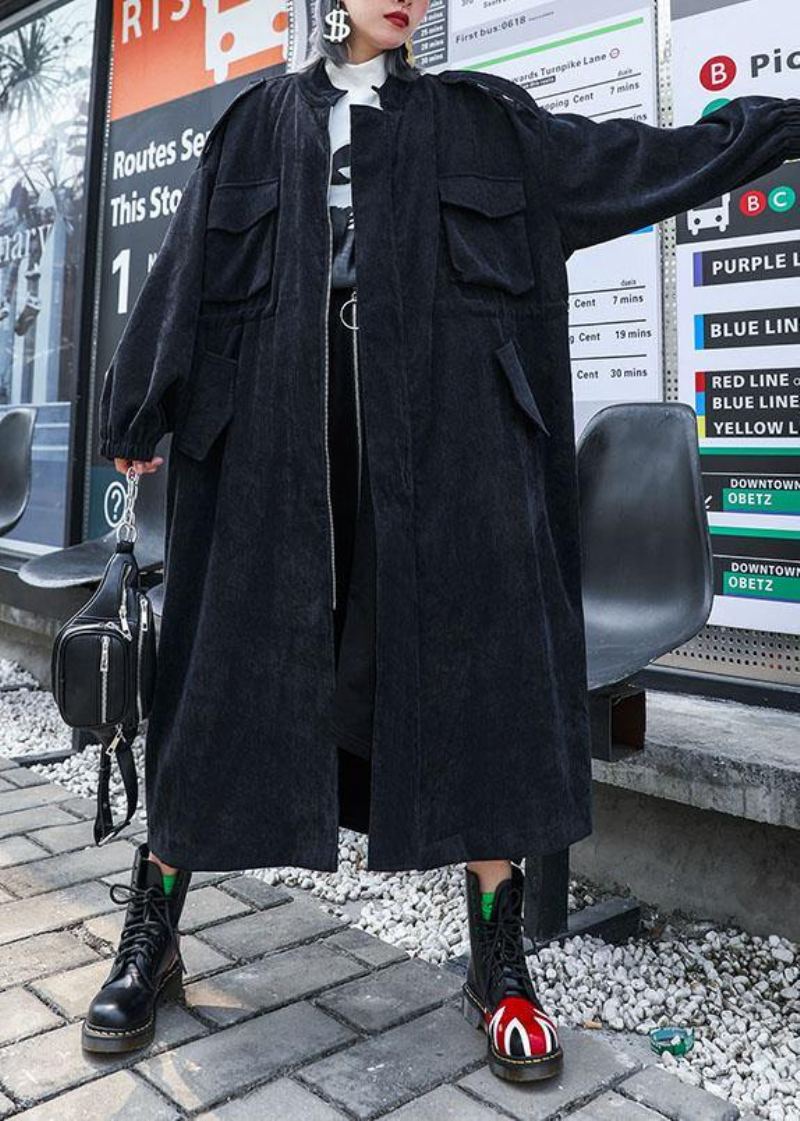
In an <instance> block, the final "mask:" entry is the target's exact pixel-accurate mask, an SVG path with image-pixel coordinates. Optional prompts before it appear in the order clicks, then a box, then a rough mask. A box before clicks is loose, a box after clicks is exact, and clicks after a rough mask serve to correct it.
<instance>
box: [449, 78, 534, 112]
mask: <svg viewBox="0 0 800 1121" xmlns="http://www.w3.org/2000/svg"><path fill="white" fill-rule="evenodd" d="M439 77H440V78H441V79H442V81H443V82H470V83H471V84H472V85H475V86H480V88H481V89H483V90H485V91H486V92H487V93H489V94H491V95H492V96H493V97H496V98H502V99H503V100H504V101H507V102H512V103H513V104H515V105H517V106H518V107H519V108H520V109H525V110H527V112H529V113H530V112H535V110H536V102H535V101H534V99H533V98H532V97H531V95H530V94H529V93H528V91H527V90H526V89H524V88H523V87H522V86H519V85H517V83H516V82H512V81H511V79H510V78H501V77H500V75H499V74H490V73H489V72H488V71H486V70H481V71H480V72H477V71H475V70H442V71H440V73H439Z"/></svg>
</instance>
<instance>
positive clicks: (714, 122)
mask: <svg viewBox="0 0 800 1121" xmlns="http://www.w3.org/2000/svg"><path fill="white" fill-rule="evenodd" d="M531 101H532V103H533V104H535V102H533V99H531ZM536 113H537V114H538V119H539V138H540V143H541V149H542V150H541V157H542V166H543V173H544V179H545V185H546V190H547V192H548V196H549V200H550V203H551V206H552V207H553V210H554V213H555V217H556V220H557V222H558V224H559V227H560V230H561V238H562V242H563V244H564V250H565V255H566V256H567V257H569V256H570V254H572V253H573V252H574V251H575V250H577V249H584V248H586V247H587V246H590V245H596V244H598V243H599V242H602V241H608V240H610V239H611V238H616V237H619V236H620V235H622V234H625V233H631V232H632V231H633V230H638V229H641V228H642V227H643V226H649V225H651V224H652V223H654V222H659V221H661V220H662V219H664V218H669V217H672V216H673V215H675V214H680V213H682V212H683V211H685V210H688V209H689V208H692V207H696V206H700V205H702V204H703V203H707V202H709V201H710V200H711V199H712V198H715V197H716V196H718V195H721V194H723V193H724V192H725V191H731V190H734V189H735V188H736V187H741V186H744V185H745V184H746V183H750V182H752V181H753V180H754V179H757V178H758V177H759V176H760V175H764V174H766V172H768V171H772V170H774V169H775V168H777V167H780V165H781V164H782V163H783V162H784V161H785V160H787V159H793V158H797V157H798V156H800V98H797V97H790V98H780V97H767V96H764V95H761V94H754V95H752V96H743V97H735V98H733V99H732V100H731V101H729V102H728V103H727V104H725V105H723V106H721V107H720V108H719V109H716V110H715V111H714V112H713V113H709V114H708V115H707V116H705V117H702V118H700V119H699V120H698V121H695V123H694V124H690V125H682V126H680V127H678V128H656V127H654V126H653V125H647V124H643V123H642V122H640V121H634V120H630V119H628V118H622V117H619V118H613V119H610V120H606V121H595V120H592V119H590V118H589V117H584V116H581V115H580V114H576V113H550V112H548V111H547V110H545V109H543V108H541V107H540V106H538V105H536Z"/></svg>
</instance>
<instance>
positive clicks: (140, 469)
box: [114, 455, 164, 475]
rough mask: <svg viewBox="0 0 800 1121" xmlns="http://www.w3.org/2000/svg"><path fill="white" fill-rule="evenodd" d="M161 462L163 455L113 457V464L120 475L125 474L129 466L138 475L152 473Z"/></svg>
mask: <svg viewBox="0 0 800 1121" xmlns="http://www.w3.org/2000/svg"><path fill="white" fill-rule="evenodd" d="M163 462H164V457H163V455H156V456H154V457H153V458H152V459H115V460H114V466H115V467H116V469H117V471H119V472H120V474H122V475H127V473H128V469H129V468H130V467H133V469H134V471H136V473H137V474H138V475H152V474H153V472H154V471H157V470H158V469H159V467H160V466H161V464H162V463H163Z"/></svg>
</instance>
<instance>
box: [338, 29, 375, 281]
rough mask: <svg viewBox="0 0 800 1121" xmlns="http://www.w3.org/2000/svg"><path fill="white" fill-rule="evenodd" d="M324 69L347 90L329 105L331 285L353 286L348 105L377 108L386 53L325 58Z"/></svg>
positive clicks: (353, 234) (354, 264)
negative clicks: (363, 59) (339, 61)
mask: <svg viewBox="0 0 800 1121" xmlns="http://www.w3.org/2000/svg"><path fill="white" fill-rule="evenodd" d="M325 70H326V71H327V74H328V77H329V78H330V80H331V82H332V83H333V85H334V86H336V87H337V89H343V90H346V91H347V92H346V93H345V95H344V97H340V98H339V100H338V101H337V102H336V104H335V105H333V106H332V107H331V111H330V115H329V117H328V132H329V134H330V142H331V152H332V154H333V160H332V163H331V181H330V184H329V186H328V206H329V207H330V215H331V222H332V223H333V265H332V268H333V271H332V273H331V287H332V288H346V287H352V286H353V285H354V284H355V283H356V258H355V226H354V222H353V198H352V194H351V190H350V106H351V105H371V106H373V107H374V108H376V109H380V107H381V103H380V100H379V98H378V94H377V89H376V88H373V87H380V86H382V85H383V83H384V81H385V79H386V53H385V52H384V51H381V52H380V54H377V55H375V57H374V58H370V59H367V61H366V62H344V63H342V64H341V65H340V66H337V65H336V63H334V62H331V60H330V59H329V58H326V59H325Z"/></svg>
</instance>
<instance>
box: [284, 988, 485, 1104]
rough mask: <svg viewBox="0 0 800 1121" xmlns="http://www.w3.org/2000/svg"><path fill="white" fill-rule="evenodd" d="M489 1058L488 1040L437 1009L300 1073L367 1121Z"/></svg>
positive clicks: (447, 1011)
mask: <svg viewBox="0 0 800 1121" xmlns="http://www.w3.org/2000/svg"><path fill="white" fill-rule="evenodd" d="M484 1059H485V1041H483V1040H482V1039H481V1037H480V1036H479V1035H478V1033H477V1032H476V1030H475V1028H473V1027H471V1026H470V1025H469V1024H468V1023H467V1021H466V1020H465V1019H464V1017H463V1016H462V1015H461V1013H460V1012H456V1011H455V1010H454V1009H453V1008H436V1009H434V1011H433V1012H426V1013H425V1015H424V1016H418V1017H417V1018H416V1019H415V1020H411V1021H410V1022H409V1023H407V1024H401V1025H400V1026H399V1027H396V1028H390V1029H389V1031H387V1032H384V1033H383V1034H382V1035H377V1036H372V1037H370V1038H369V1039H365V1040H362V1041H361V1042H359V1043H356V1044H354V1045H353V1046H352V1047H348V1048H347V1050H346V1051H340V1052H339V1053H338V1054H336V1055H331V1056H329V1057H328V1058H325V1059H320V1060H319V1061H317V1062H315V1063H311V1065H309V1066H306V1067H303V1068H302V1069H301V1070H299V1071H298V1072H297V1078H298V1079H299V1080H300V1081H301V1082H304V1083H306V1084H307V1085H309V1086H313V1087H315V1088H316V1089H317V1090H319V1091H320V1093H321V1094H322V1096H323V1097H325V1098H327V1099H328V1100H329V1101H332V1102H333V1103H334V1104H336V1105H339V1106H341V1107H342V1108H346V1109H347V1110H348V1111H349V1112H350V1113H351V1114H352V1115H353V1116H354V1117H357V1118H359V1119H360V1121H362V1119H363V1121H368V1119H369V1118H373V1117H377V1116H378V1115H379V1114H382V1113H386V1112H388V1111H389V1110H390V1109H394V1108H396V1107H397V1106H400V1105H403V1104H404V1103H405V1102H406V1101H409V1100H410V1099H412V1098H414V1097H417V1096H418V1095H420V1094H424V1093H426V1092H427V1091H428V1090H431V1089H433V1088H434V1086H436V1085H438V1084H439V1083H440V1082H444V1081H446V1080H448V1079H451V1078H457V1077H459V1075H461V1074H463V1073H464V1072H465V1071H466V1070H468V1069H469V1068H470V1067H473V1066H475V1065H476V1063H478V1062H481V1061H483V1060H484Z"/></svg>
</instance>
